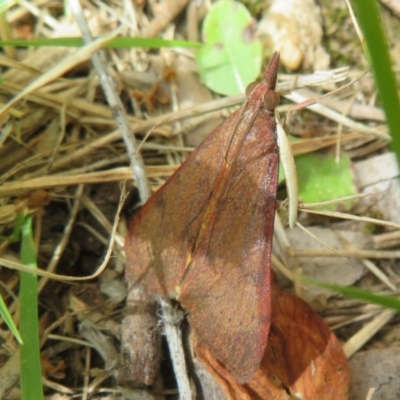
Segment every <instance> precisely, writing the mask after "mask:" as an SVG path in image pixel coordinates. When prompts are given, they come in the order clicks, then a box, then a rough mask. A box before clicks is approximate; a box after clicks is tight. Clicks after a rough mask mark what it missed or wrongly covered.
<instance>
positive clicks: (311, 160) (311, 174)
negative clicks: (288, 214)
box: [296, 153, 356, 211]
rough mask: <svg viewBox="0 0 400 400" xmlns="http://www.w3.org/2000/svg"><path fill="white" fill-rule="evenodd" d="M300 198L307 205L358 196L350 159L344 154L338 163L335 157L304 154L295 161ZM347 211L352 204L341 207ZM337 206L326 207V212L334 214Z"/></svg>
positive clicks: (350, 202) (344, 203)
mask: <svg viewBox="0 0 400 400" xmlns="http://www.w3.org/2000/svg"><path fill="white" fill-rule="evenodd" d="M296 169H297V177H298V180H299V198H300V200H301V201H303V202H305V203H315V202H321V201H328V200H333V199H337V198H340V197H345V196H351V195H354V194H356V189H355V187H354V184H353V174H352V172H351V165H350V158H349V157H348V155H346V154H345V153H343V154H341V156H340V160H339V162H338V163H337V162H336V160H335V157H334V156H333V155H320V154H305V155H301V156H299V157H296ZM342 204H343V205H344V206H345V211H348V210H349V209H350V208H351V206H352V201H351V200H348V201H346V202H343V203H342ZM336 209H337V205H336V204H332V205H328V206H324V210H331V211H334V210H336Z"/></svg>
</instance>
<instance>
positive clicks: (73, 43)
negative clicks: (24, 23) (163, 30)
mask: <svg viewBox="0 0 400 400" xmlns="http://www.w3.org/2000/svg"><path fill="white" fill-rule="evenodd" d="M83 45H84V43H83V39H82V38H80V37H68V38H54V39H30V40H17V39H15V40H0V46H16V47H19V46H22V47H27V46H38V47H46V46H57V47H60V46H61V47H81V46H83ZM200 46H201V44H200V43H198V42H188V41H184V40H165V39H161V38H131V37H118V38H115V39H113V40H111V41H109V42H108V43H107V44H106V45H105V47H106V48H107V47H108V48H113V49H117V48H118V49H119V48H131V47H144V48H148V49H160V48H164V47H200Z"/></svg>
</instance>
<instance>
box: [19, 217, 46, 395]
mask: <svg viewBox="0 0 400 400" xmlns="http://www.w3.org/2000/svg"><path fill="white" fill-rule="evenodd" d="M21 261H22V263H23V264H25V265H27V266H29V267H31V268H32V269H35V268H36V253H35V246H34V241H33V237H32V218H31V217H30V216H27V217H26V218H25V220H24V224H23V226H22V242H21ZM19 328H20V332H21V336H22V339H23V341H24V344H23V345H21V349H20V363H21V393H22V396H21V398H22V400H31V399H35V400H36V399H37V400H42V399H43V385H42V368H41V362H40V342H39V313H38V285H37V276H36V275H34V274H30V273H28V272H21V285H20V324H19Z"/></svg>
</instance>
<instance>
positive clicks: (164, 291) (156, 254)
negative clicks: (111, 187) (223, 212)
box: [125, 110, 240, 297]
mask: <svg viewBox="0 0 400 400" xmlns="http://www.w3.org/2000/svg"><path fill="white" fill-rule="evenodd" d="M239 111H240V110H238V111H236V112H235V113H233V114H232V115H231V116H230V117H229V118H228V119H227V120H226V121H225V122H224V123H223V124H221V125H220V126H219V127H217V128H216V129H215V130H214V131H213V132H212V133H211V134H210V135H209V136H208V138H207V139H206V140H205V141H204V142H203V143H202V144H201V145H200V146H199V147H198V148H197V149H196V150H195V151H194V152H193V153H192V154H191V155H190V156H189V157H188V158H187V160H186V161H185V162H184V163H183V164H182V165H181V166H180V168H179V169H178V170H177V171H176V172H175V173H174V174H173V175H172V176H171V178H170V179H169V180H168V181H167V182H166V183H165V184H164V185H163V186H162V187H161V188H160V189H159V190H158V191H157V192H156V193H155V194H154V195H153V196H152V197H151V198H150V199H149V200H148V201H147V202H146V203H145V204H144V205H143V207H142V208H141V209H140V211H139V212H138V213H137V214H136V215H135V218H134V220H133V221H132V225H131V227H130V230H129V234H128V237H127V239H126V242H125V251H126V258H127V267H126V278H127V280H128V282H130V283H132V284H139V283H140V284H142V285H143V286H144V287H145V288H146V289H147V290H148V292H149V293H151V294H154V295H157V294H158V295H169V296H171V297H175V296H176V287H177V286H178V284H179V282H180V281H181V279H182V275H183V274H184V272H185V270H186V266H187V260H188V258H189V256H190V254H191V252H192V249H193V243H194V242H195V241H196V237H197V235H198V232H199V230H200V226H201V224H202V221H203V216H204V212H205V209H206V205H207V203H208V201H209V199H210V196H211V192H212V189H213V186H214V184H215V179H216V176H217V175H218V172H219V169H220V166H221V165H222V160H223V157H222V156H221V154H222V155H223V154H224V151H225V149H226V147H227V141H228V140H229V138H228V133H229V132H230V127H231V124H232V123H233V124H235V123H236V121H237V119H238V118H239V116H240V112H239Z"/></svg>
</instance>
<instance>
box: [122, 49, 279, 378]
mask: <svg viewBox="0 0 400 400" xmlns="http://www.w3.org/2000/svg"><path fill="white" fill-rule="evenodd" d="M278 67H279V54H278V53H274V55H273V56H272V58H271V60H270V62H269V64H268V66H267V68H266V69H265V71H264V73H263V76H262V79H261V81H260V82H258V83H256V82H254V83H251V84H250V85H249V86H248V87H247V89H246V97H247V99H246V102H245V103H244V105H243V106H242V107H241V108H240V109H238V110H237V111H235V112H234V113H233V114H232V115H230V116H229V118H227V120H226V121H225V122H224V123H223V124H222V125H220V126H219V127H217V128H216V129H215V130H214V131H213V132H212V133H211V134H210V135H209V136H208V137H207V139H206V140H205V141H204V142H203V143H202V144H201V145H200V146H199V147H198V148H197V149H196V150H195V151H194V152H193V153H192V154H191V155H190V156H189V157H188V158H187V160H186V161H185V162H184V163H183V164H182V165H181V167H180V168H179V169H178V170H177V171H176V172H175V173H174V174H173V175H172V176H171V178H170V179H169V180H168V181H167V182H166V183H165V184H164V185H163V186H162V187H161V188H160V189H159V190H158V191H157V192H156V193H155V194H154V195H153V196H152V197H151V198H150V199H149V200H148V201H147V202H146V204H144V206H143V207H142V208H141V209H140V211H139V212H138V213H137V214H136V215H135V217H134V219H133V221H132V224H131V227H130V230H129V235H128V237H127V239H126V244H125V250H126V257H127V267H126V279H127V281H128V283H129V284H131V285H134V284H140V285H142V286H143V287H144V288H145V289H146V290H147V292H148V293H149V294H151V295H154V296H168V297H171V298H174V299H176V300H177V301H178V302H179V303H180V304H181V305H182V307H183V308H184V309H185V310H186V312H187V313H188V318H189V323H190V325H191V327H192V329H193V331H194V334H195V335H196V340H197V341H199V342H200V343H201V344H202V345H203V346H206V347H207V348H209V349H210V351H211V352H212V353H213V355H214V356H215V358H216V359H217V360H219V361H220V362H221V363H222V364H223V365H224V366H225V367H226V368H227V369H228V370H229V371H230V372H231V373H232V374H233V375H234V376H235V378H236V379H237V380H238V381H239V383H244V382H246V381H248V380H249V379H250V378H251V377H252V376H253V375H254V373H255V371H256V370H257V368H258V367H259V365H260V362H261V359H262V357H263V354H264V351H265V348H266V345H267V340H268V333H269V329H270V318H271V282H270V278H271V272H270V264H271V251H272V235H273V226H274V214H275V203H276V191H277V183H278V165H279V151H278V145H277V138H276V123H275V117H274V109H275V107H276V106H277V105H278V103H279V95H278V93H277V92H275V86H276V80H277V72H278Z"/></svg>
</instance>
